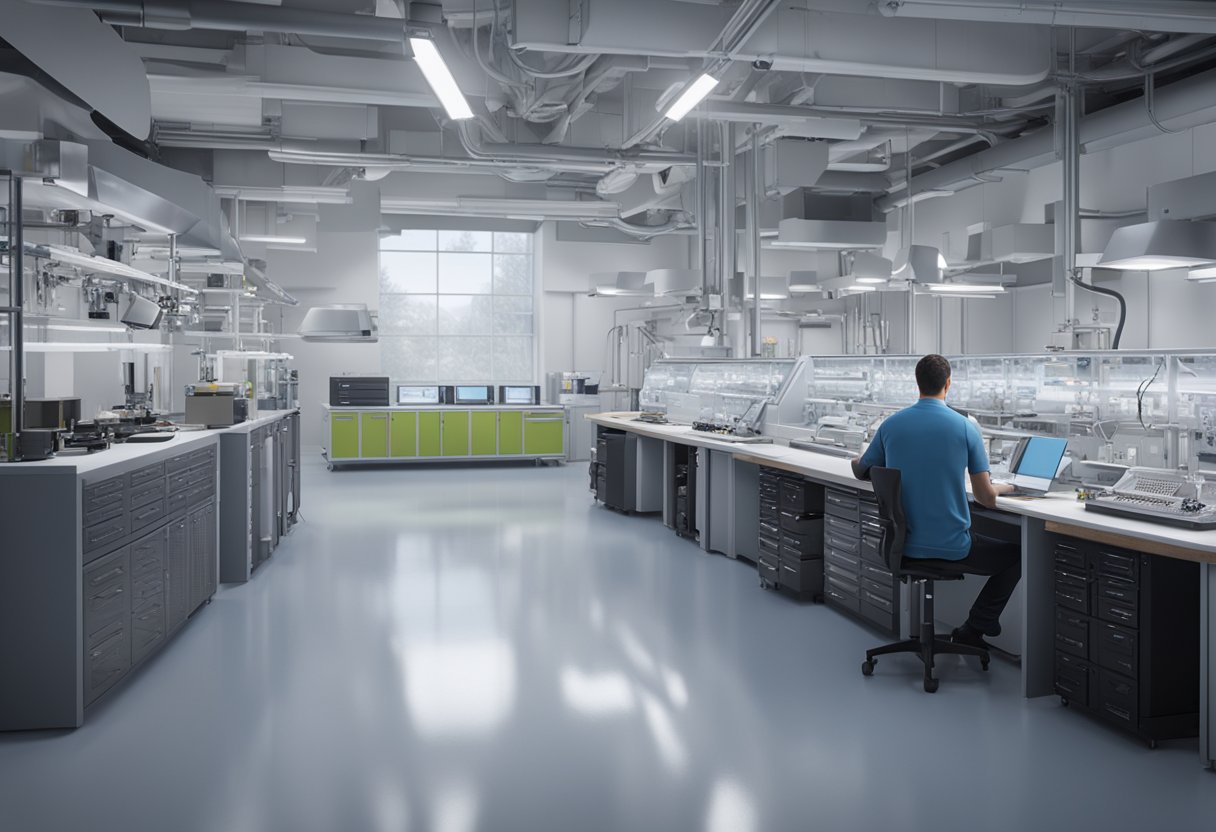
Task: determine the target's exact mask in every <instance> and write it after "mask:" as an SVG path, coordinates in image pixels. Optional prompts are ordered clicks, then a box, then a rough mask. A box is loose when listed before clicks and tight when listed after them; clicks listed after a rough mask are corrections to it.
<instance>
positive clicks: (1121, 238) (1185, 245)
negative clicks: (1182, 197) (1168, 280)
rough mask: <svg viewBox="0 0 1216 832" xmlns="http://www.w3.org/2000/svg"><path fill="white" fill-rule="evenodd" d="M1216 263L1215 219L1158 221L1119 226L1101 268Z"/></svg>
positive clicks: (1154, 268) (1137, 268)
mask: <svg viewBox="0 0 1216 832" xmlns="http://www.w3.org/2000/svg"><path fill="white" fill-rule="evenodd" d="M1213 262H1216V222H1191V221H1189V220H1156V221H1154V222H1142V223H1137V224H1136V225H1125V226H1123V227H1122V228H1116V229H1115V233H1114V234H1112V235H1111V238H1110V242H1108V243H1107V244H1106V250H1105V251H1103V252H1102V259H1101V260H1099V261H1098V268H1101V269H1119V270H1121V271H1136V272H1154V271H1161V270H1163V269H1185V268H1188V267H1191V266H1203V265H1207V264H1209V263H1213Z"/></svg>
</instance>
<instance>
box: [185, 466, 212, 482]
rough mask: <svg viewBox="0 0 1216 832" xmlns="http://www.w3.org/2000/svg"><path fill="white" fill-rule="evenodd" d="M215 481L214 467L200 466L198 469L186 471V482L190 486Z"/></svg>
mask: <svg viewBox="0 0 1216 832" xmlns="http://www.w3.org/2000/svg"><path fill="white" fill-rule="evenodd" d="M213 479H215V466H214V465H200V466H198V467H197V468H191V469H189V470H188V471H186V481H187V482H188V483H189V484H190V485H197V484H198V483H200V482H207V481H208V480H213Z"/></svg>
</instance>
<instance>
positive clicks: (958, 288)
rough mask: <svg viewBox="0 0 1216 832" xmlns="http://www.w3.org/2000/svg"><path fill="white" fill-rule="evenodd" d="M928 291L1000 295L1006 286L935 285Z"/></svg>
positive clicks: (979, 284)
mask: <svg viewBox="0 0 1216 832" xmlns="http://www.w3.org/2000/svg"><path fill="white" fill-rule="evenodd" d="M928 289H929V291H930V292H939V293H944V294H952V295H999V294H1002V293H1003V292H1004V291H1005V287H1004V286H998V285H996V284H983V283H933V284H931V285H930V286H929V287H928Z"/></svg>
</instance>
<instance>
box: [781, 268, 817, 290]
mask: <svg viewBox="0 0 1216 832" xmlns="http://www.w3.org/2000/svg"><path fill="white" fill-rule="evenodd" d="M789 288H790V291H791V292H818V291H820V290H821V289H822V287H821V286H820V285H819V272H817V271H813V270H810V269H801V270H795V271H792V272H790V283H789Z"/></svg>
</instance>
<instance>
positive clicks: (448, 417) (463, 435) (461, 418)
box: [443, 410, 469, 456]
mask: <svg viewBox="0 0 1216 832" xmlns="http://www.w3.org/2000/svg"><path fill="white" fill-rule="evenodd" d="M443 455H444V456H468V455H469V411H467V410H455V411H447V412H445V413H444V414H443Z"/></svg>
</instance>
